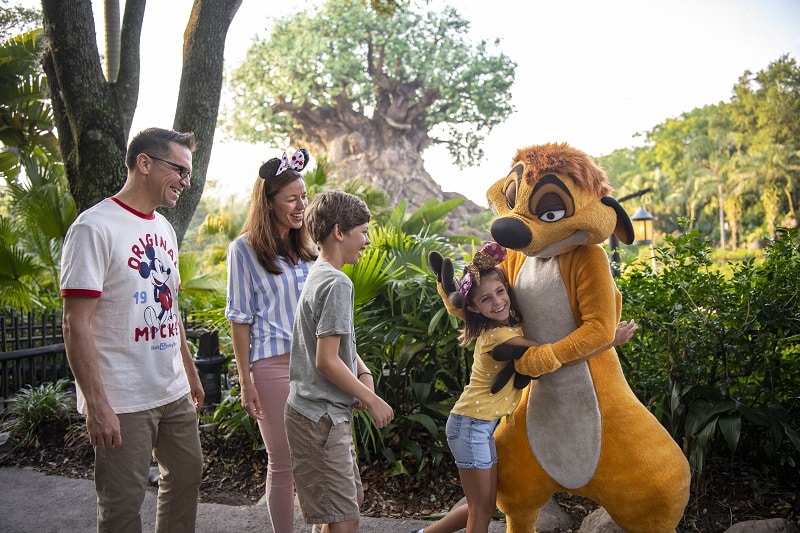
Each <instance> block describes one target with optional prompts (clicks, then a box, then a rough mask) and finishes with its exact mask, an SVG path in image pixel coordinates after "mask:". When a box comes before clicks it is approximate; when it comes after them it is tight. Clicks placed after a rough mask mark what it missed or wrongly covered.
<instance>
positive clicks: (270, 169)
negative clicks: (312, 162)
mask: <svg viewBox="0 0 800 533" xmlns="http://www.w3.org/2000/svg"><path fill="white" fill-rule="evenodd" d="M310 158H311V155H310V154H309V153H308V150H306V149H305V148H300V149H299V150H297V151H296V152H295V153H294V155H292V157H289V156H288V155H287V154H286V152H283V155H282V156H281V158H280V159H278V158H277V157H273V158H272V159H270V160H269V161H267V162H266V163H264V164H263V165H261V168H259V169H258V175H259V176H261V179H265V180H266V179H270V178H274V177H275V176H277V175H278V174H280V173H281V172H283V171H285V170H289V169H291V170H296V171H298V172H299V171H301V170H303V169H304V168H306V165H307V164H308V160H309V159H310Z"/></svg>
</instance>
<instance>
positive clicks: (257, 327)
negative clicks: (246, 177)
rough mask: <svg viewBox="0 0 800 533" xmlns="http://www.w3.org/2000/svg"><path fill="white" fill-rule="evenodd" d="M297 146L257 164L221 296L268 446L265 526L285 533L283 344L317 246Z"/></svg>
mask: <svg viewBox="0 0 800 533" xmlns="http://www.w3.org/2000/svg"><path fill="white" fill-rule="evenodd" d="M308 159H309V154H308V151H306V150H304V149H300V150H297V152H295V154H294V155H293V156H291V159H290V158H289V157H288V156H287V155H286V153H284V154H283V157H282V158H281V159H278V158H273V159H270V160H269V161H267V162H266V163H264V164H263V165H261V168H260V169H259V172H258V175H259V178H258V179H257V180H256V183H255V185H254V186H253V196H252V200H251V203H250V210H249V212H248V214H247V220H246V221H245V223H244V227H243V228H242V232H241V234H240V235H239V236H238V237H237V238H236V239H235V240H234V241H233V242H232V243H231V244H230V246H229V247H228V301H227V305H226V308H225V317H226V318H227V319H228V321H229V322H230V324H231V337H232V340H233V352H234V356H235V358H236V368H237V370H238V372H239V381H240V383H239V384H240V387H241V396H242V407H243V408H244V409H245V410H246V411H247V414H248V415H250V416H251V417H252V418H254V419H255V420H256V421H257V422H258V427H259V430H260V431H261V437H262V439H263V440H264V445H265V446H266V449H267V455H268V459H269V461H268V468H267V480H266V495H267V506H268V510H269V516H270V520H271V522H272V529H273V531H275V532H276V533H291V531H292V523H293V521H294V482H293V480H292V465H291V459H290V457H289V445H288V442H287V440H286V431H285V428H284V423H283V410H284V406H285V405H286V397H287V396H288V394H289V343H290V341H291V338H292V327H293V324H294V317H295V310H296V306H297V298H298V296H299V295H300V291H301V290H302V288H303V284H304V283H305V280H306V276H307V274H308V269H309V268H310V267H311V265H312V264H313V263H314V260H315V259H316V256H317V251H316V247H315V246H314V244H313V243H312V242H311V239H310V238H309V236H308V232H307V231H306V228H305V225H304V224H303V213H304V211H305V209H306V204H307V203H308V195H307V193H306V186H305V181H304V180H303V176H302V175H301V174H300V171H301V170H303V168H305V166H306V164H307V163H308Z"/></svg>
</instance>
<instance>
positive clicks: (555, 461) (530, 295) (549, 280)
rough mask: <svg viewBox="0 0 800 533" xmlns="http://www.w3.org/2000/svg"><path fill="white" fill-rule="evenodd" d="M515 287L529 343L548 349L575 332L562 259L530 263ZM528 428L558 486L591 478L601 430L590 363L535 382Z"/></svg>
mask: <svg viewBox="0 0 800 533" xmlns="http://www.w3.org/2000/svg"><path fill="white" fill-rule="evenodd" d="M534 265H535V266H534ZM531 269H535V271H536V272H535V274H534V273H533V272H530V270H531ZM526 270H528V271H526ZM517 283H518V285H517V286H516V287H515V289H514V290H515V293H516V294H517V297H516V299H517V303H518V304H519V306H520V311H522V316H523V318H524V329H525V336H526V337H528V338H529V339H531V340H533V341H536V342H538V343H540V344H546V343H552V342H555V341H557V340H559V339H562V338H564V337H566V336H567V335H568V334H569V333H570V332H572V331H573V330H575V328H576V327H577V324H575V318H574V316H573V314H572V309H571V308H570V304H569V298H568V297H567V290H566V287H565V286H564V281H563V280H562V278H561V272H560V270H559V266H558V258H553V259H536V258H529V259H528V260H527V261H526V262H525V265H524V266H523V268H522V271H521V272H520V274H519V276H518V277H517ZM526 426H527V429H528V441H529V442H530V445H531V449H532V450H533V453H534V455H535V456H536V458H537V459H538V460H539V464H540V465H541V466H542V468H543V469H544V470H545V471H546V472H547V473H548V474H549V475H550V477H552V478H553V479H554V480H555V481H557V482H558V483H559V484H561V485H563V486H564V487H566V488H569V489H575V488H578V487H582V486H583V485H585V484H586V483H587V482H588V481H589V480H590V479H591V478H592V475H593V474H594V471H595V468H597V462H598V460H599V459H600V436H601V431H602V427H601V420H600V410H599V408H598V404H597V395H596V393H595V389H594V385H593V383H592V376H591V374H590V373H589V367H588V365H587V364H586V363H578V364H575V365H568V366H563V367H561V368H560V369H558V370H557V371H555V372H553V373H551V374H545V375H543V376H541V377H540V378H539V379H536V380H534V381H532V382H531V387H530V396H529V399H528V415H527V423H526ZM534 428H535V430H534Z"/></svg>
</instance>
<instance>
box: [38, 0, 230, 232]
mask: <svg viewBox="0 0 800 533" xmlns="http://www.w3.org/2000/svg"><path fill="white" fill-rule="evenodd" d="M240 5H241V0H217V1H214V0H195V3H194V5H193V7H192V13H191V16H190V18H189V23H188V24H187V27H186V32H185V34H184V54H183V60H184V65H183V72H182V75H181V86H180V94H179V96H178V106H177V109H176V112H175V121H174V125H173V127H174V128H175V129H176V130H179V131H193V132H194V133H195V135H196V136H197V141H198V147H197V150H196V151H195V154H194V157H193V162H192V187H191V188H190V189H189V190H188V191H186V192H185V193H184V194H181V198H180V200H179V202H178V205H177V206H176V208H175V209H173V210H167V211H166V212H165V215H167V217H168V218H169V219H170V221H171V222H172V223H173V225H174V226H175V231H176V233H177V235H178V240H179V242H180V241H181V240H182V239H183V235H184V233H185V232H186V228H187V226H188V224H189V221H190V220H191V218H192V214H193V213H194V210H195V208H196V207H197V204H198V203H199V201H200V196H201V195H202V194H203V187H204V185H205V175H206V171H207V169H208V161H209V159H210V157H211V147H212V144H213V142H214V130H215V127H216V123H217V111H218V108H219V97H220V92H221V88H222V66H223V51H224V47H225V37H226V35H227V32H228V28H229V27H230V23H231V21H232V20H233V16H234V15H235V14H236V11H237V10H238V9H239V6H240ZM144 8H145V0H127V1H126V2H125V13H124V15H123V19H122V27H121V32H120V49H121V51H120V63H119V74H118V76H117V79H116V82H111V81H106V79H105V76H104V74H103V69H102V66H101V61H100V55H99V52H98V50H97V42H96V37H95V26H94V17H93V14H92V3H91V1H90V0H73V1H69V2H65V1H63V0H42V13H43V18H44V26H45V37H46V44H45V53H44V57H43V59H42V64H43V66H44V70H45V73H46V74H47V78H48V82H49V84H50V88H51V97H52V100H53V109H54V115H55V125H56V129H57V130H58V133H59V145H60V147H61V152H62V156H63V158H64V163H65V166H66V171H67V180H68V181H69V184H70V191H71V192H72V195H73V197H74V198H75V203H76V205H77V207H78V210H79V211H84V210H86V209H88V208H89V207H91V206H92V205H94V204H96V203H97V202H99V201H100V200H102V199H103V198H106V197H108V196H111V195H113V194H115V193H116V192H117V191H119V189H120V188H121V187H122V185H123V184H124V182H125V179H126V174H127V172H126V169H125V151H126V149H127V139H128V136H129V134H130V127H131V122H132V120H133V114H134V111H135V110H136V105H137V102H138V97H139V61H140V60H139V58H140V54H139V44H140V39H141V29H142V22H143V19H144Z"/></svg>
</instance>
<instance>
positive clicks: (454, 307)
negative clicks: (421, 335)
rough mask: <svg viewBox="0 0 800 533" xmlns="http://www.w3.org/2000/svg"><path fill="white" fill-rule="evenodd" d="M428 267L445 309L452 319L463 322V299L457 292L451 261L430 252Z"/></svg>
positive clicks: (437, 253)
mask: <svg viewBox="0 0 800 533" xmlns="http://www.w3.org/2000/svg"><path fill="white" fill-rule="evenodd" d="M428 266H429V267H430V269H431V271H432V272H433V273H434V274H436V291H437V292H438V293H439V296H441V298H442V301H443V302H444V307H445V309H447V312H448V313H450V314H451V315H453V316H454V317H457V318H460V319H461V320H464V298H463V296H462V295H461V292H460V291H459V290H458V283H456V278H455V273H454V271H453V261H452V260H451V259H450V258H448V257H442V254H440V253H439V252H430V253H429V254H428Z"/></svg>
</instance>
